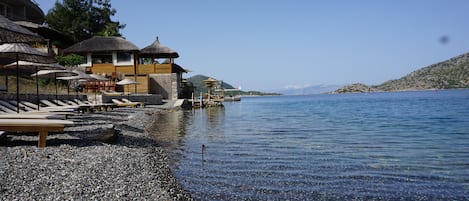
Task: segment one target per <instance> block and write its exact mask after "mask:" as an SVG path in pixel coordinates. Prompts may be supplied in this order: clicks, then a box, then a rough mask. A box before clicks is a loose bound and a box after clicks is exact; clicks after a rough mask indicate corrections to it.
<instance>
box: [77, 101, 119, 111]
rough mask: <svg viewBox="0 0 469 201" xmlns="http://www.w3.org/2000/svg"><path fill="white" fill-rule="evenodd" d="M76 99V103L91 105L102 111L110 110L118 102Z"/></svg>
mask: <svg viewBox="0 0 469 201" xmlns="http://www.w3.org/2000/svg"><path fill="white" fill-rule="evenodd" d="M74 101H75V102H76V103H78V105H87V106H89V107H92V108H94V109H96V110H101V111H109V110H112V109H114V108H115V107H116V104H112V103H98V104H96V103H91V102H89V101H83V100H79V99H74Z"/></svg>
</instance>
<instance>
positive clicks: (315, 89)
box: [279, 85, 341, 95]
mask: <svg viewBox="0 0 469 201" xmlns="http://www.w3.org/2000/svg"><path fill="white" fill-rule="evenodd" d="M340 87H341V85H314V86H306V87H289V88H285V89H281V90H279V93H281V94H284V95H309V94H321V93H326V92H330V91H333V90H336V89H338V88H340Z"/></svg>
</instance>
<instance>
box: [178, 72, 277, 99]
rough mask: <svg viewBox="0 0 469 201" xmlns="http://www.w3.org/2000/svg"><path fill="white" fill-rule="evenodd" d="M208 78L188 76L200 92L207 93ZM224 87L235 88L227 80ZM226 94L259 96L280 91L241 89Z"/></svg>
mask: <svg viewBox="0 0 469 201" xmlns="http://www.w3.org/2000/svg"><path fill="white" fill-rule="evenodd" d="M208 78H209V77H208V76H205V75H194V76H192V77H190V78H187V81H188V82H192V84H193V86H195V87H196V89H197V91H198V92H204V93H206V92H207V88H205V86H204V83H203V80H206V79H208ZM214 79H217V78H214ZM223 88H224V89H235V87H233V86H232V85H231V84H228V83H226V82H223ZM225 95H232V96H236V95H258V96H262V95H280V94H278V93H264V92H259V91H241V90H240V91H230V92H225Z"/></svg>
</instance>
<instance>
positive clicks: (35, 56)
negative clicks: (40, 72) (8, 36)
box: [0, 43, 55, 113]
mask: <svg viewBox="0 0 469 201" xmlns="http://www.w3.org/2000/svg"><path fill="white" fill-rule="evenodd" d="M0 58H10V59H15V60H16V62H17V63H16V102H17V104H18V105H17V109H16V112H18V113H19V112H20V108H19V102H20V100H19V97H20V94H19V93H20V91H19V84H20V83H19V62H18V61H20V60H22V61H30V62H39V63H53V62H54V61H55V59H54V58H52V57H50V56H49V55H48V54H47V53H44V52H41V51H39V50H37V49H34V48H33V47H31V46H30V45H28V44H26V43H5V44H2V45H0Z"/></svg>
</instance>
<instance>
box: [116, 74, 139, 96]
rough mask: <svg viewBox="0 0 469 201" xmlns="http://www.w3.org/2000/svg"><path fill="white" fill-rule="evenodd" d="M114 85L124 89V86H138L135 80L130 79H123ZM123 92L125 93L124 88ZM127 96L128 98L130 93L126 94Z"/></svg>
mask: <svg viewBox="0 0 469 201" xmlns="http://www.w3.org/2000/svg"><path fill="white" fill-rule="evenodd" d="M116 84H117V85H122V86H124V87H125V86H129V85H132V84H134V85H137V84H140V83H139V82H136V81H135V80H131V79H129V78H125V79H123V80H121V81H119V82H117V83H116ZM124 92H125V88H124ZM127 96H128V97H130V91H129V92H127Z"/></svg>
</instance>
